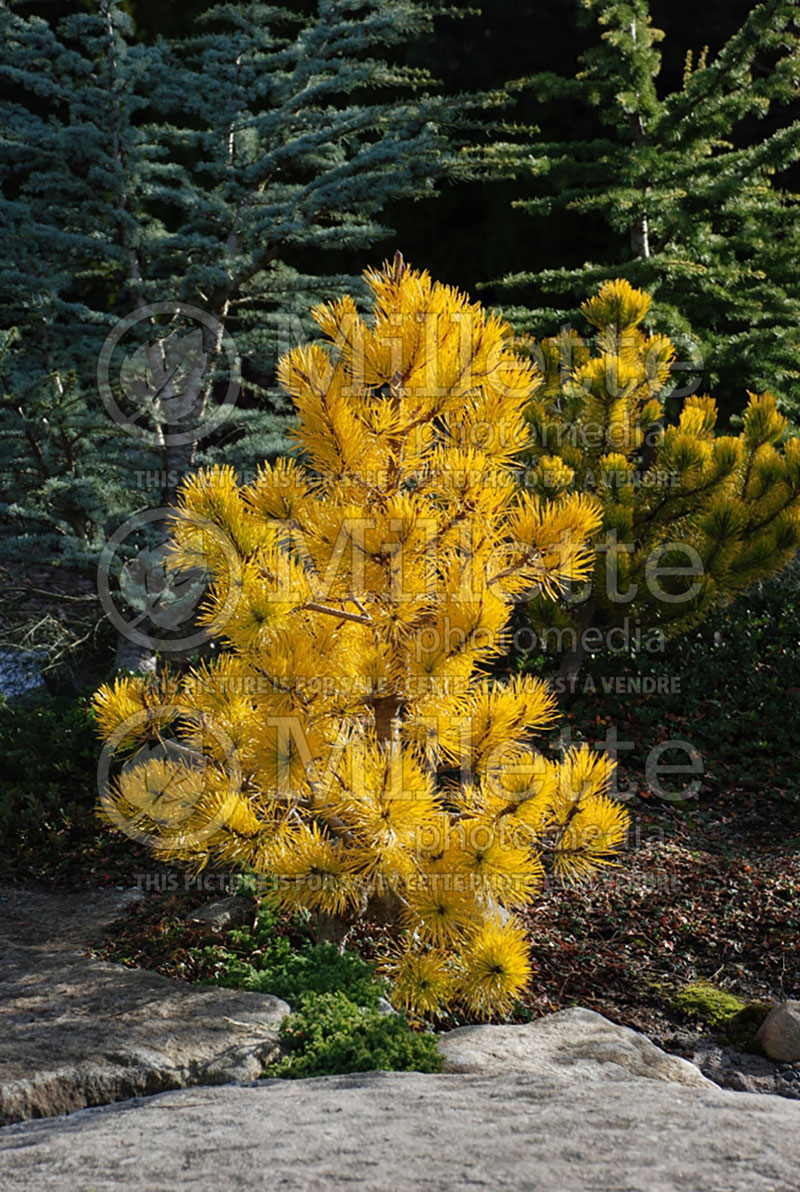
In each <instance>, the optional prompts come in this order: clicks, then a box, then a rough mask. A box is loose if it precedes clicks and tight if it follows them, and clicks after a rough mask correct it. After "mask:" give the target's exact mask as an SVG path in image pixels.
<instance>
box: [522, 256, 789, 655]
mask: <svg viewBox="0 0 800 1192" xmlns="http://www.w3.org/2000/svg"><path fill="white" fill-rule="evenodd" d="M649 309H650V296H649V295H648V294H647V293H645V292H644V291H642V290H636V289H634V288H633V287H632V286H631V285H630V284H629V282H627V281H624V280H622V281H612V282H608V283H606V284H605V285H604V286H602V287H601V289H600V290H599V292H598V293H597V294H596V295H595V296H594V297H593V298H591V299H589V300H588V301H587V302H585V303H584V304H583V306H582V307H581V310H582V312H583V314H584V316H585V317H586V319H587V321H588V322H589V323H590V324H591V325H592V326H593V327H595V328H596V329H597V334H596V337H595V342H594V344H593V345H590V344H587V343H586V342H585V341H584V340H583V339H581V338H580V337H579V336H578V335H577V334H575V333H573V332H571V331H570V332H566V331H565V332H562V334H560V335H558V336H553V337H551V338H549V339H545V340H543V341H541V343H540V344H538V345H537V346H536V348H535V349H534V351H533V353H532V354H533V357H534V359H535V360H536V361H537V363H538V365H539V370H540V377H539V383H538V386H537V388H536V391H535V393H534V396H533V399H532V401H531V404H530V406H529V408H528V411H527V415H528V418H529V420H530V423H531V427H532V431H533V446H532V448H531V449H530V451H529V458H530V459H532V460H533V462H534V467H533V468H532V469H529V474H528V476H527V481H528V483H527V486H526V487H528V488H529V489H530V490H531V491H532V492H534V493H537V494H538V495H540V496H542V497H551V498H553V497H556V496H558V495H563V494H567V493H570V492H575V491H577V492H581V493H587V492H591V493H594V495H595V496H596V497H597V499H598V500H599V501H600V502H601V503H602V509H603V519H602V525H601V528H600V531H599V532H598V534H597V536H596V540H595V546H596V557H595V565H594V570H593V575H592V577H591V582H590V583H588V584H587V583H584V584H582V585H580V588H579V589H578V590H576V591H574V592H572V593H570V594H569V598H568V599H566V600H564V599H561V600H560V601H556V602H554V601H547V600H542V599H541V598H540V597H538V596H537V597H535V598H534V599H533V600H532V601H531V602H530V604H529V608H530V612H531V617H532V620H533V624H534V627H535V628H536V629H537V631H538V633H539V635H540V639H541V640H542V641H543V642H544V643H545V645H549V646H550V647H551V648H552V647H555V649H556V650H557V651H559V652H562V654H563V659H564V661H563V664H562V671H564V672H568V671H569V670H570V669H572V670H573V671H574V670H575V669H577V666H578V665H579V663H580V658H581V656H582V654H583V652H584V650H583V647H584V646H585V645H586V644H587V634H586V631H587V628H588V630H589V633H591V634H592V637H591V643H590V644H591V645H592V646H593V648H595V649H600V650H602V648H603V647H602V641H603V633H604V631H608V630H610V629H612V628H615V627H616V628H617V629H622V628H623V627H624V626H625V625H626V622H628V628H629V629H630V623H632V622H635V625H636V627H637V630H638V631H639V632H640V633H641V632H642V631H645V632H646V631H650V632H651V634H652V638H653V641H654V643H655V644H658V642H659V641H663V639H664V638H666V637H668V636H672V635H675V634H678V633H680V632H682V631H684V630H686V629H688V628H691V627H692V626H693V625H694V624H696V623H697V622H698V621H700V620H701V619H702V618H703V617H704V616H706V615H707V614H708V613H709V612H710V611H711V610H712V609H714V608H715V607H719V606H720V605H721V604H724V603H726V602H727V601H729V600H730V599H731V598H732V597H733V596H735V595H736V593H738V592H739V591H741V590H742V589H744V588H746V587H748V586H749V585H750V584H752V583H753V582H755V581H756V580H758V579H762V578H765V577H766V576H768V575H772V574H774V573H775V572H777V571H780V570H781V569H782V568H783V567H784V566H785V565H786V564H787V563H788V562H789V561H790V559H791V558H792V556H793V555H794V553H795V551H796V550H797V548H798V546H800V440H798V439H796V438H788V439H786V441H785V442H781V440H782V439H783V438H784V432H785V430H786V427H787V420H786V419H785V418H784V417H783V416H782V415H781V414H780V412H779V411H778V409H777V405H776V402H775V398H774V397H773V396H772V395H771V394H770V393H764V394H761V395H755V394H749V402H748V405H747V408H746V410H745V413H744V425H743V428H742V430H741V433H740V434H738V435H716V434H715V426H716V420H717V408H716V404H715V402H714V400H713V398H711V397H708V396H700V395H692V396H690V397H688V398H687V399H686V401H685V402H684V405H683V408H682V410H681V413H680V415H679V418H678V421H677V424H668V423H667V422H666V419H665V411H664V406H663V401H662V397H663V393H664V391H665V386H666V383H667V380H668V378H669V374H670V365H671V363H672V361H673V359H674V357H675V350H674V347H673V344H672V342H671V341H670V340H669V339H668V338H667V337H666V336H663V335H648V334H647V333H646V332H645V331H644V330H643V329H642V326H641V325H642V323H643V321H644V320H645V319H646V316H647V313H648V311H649ZM614 640H619V639H618V638H616V639H614Z"/></svg>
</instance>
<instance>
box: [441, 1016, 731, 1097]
mask: <svg viewBox="0 0 800 1192" xmlns="http://www.w3.org/2000/svg"><path fill="white" fill-rule="evenodd" d="M439 1049H440V1051H441V1052H442V1055H443V1056H444V1067H445V1071H446V1072H462V1073H471V1074H481V1075H488V1074H496V1075H501V1074H504V1073H508V1072H528V1073H535V1074H536V1075H539V1076H566V1075H569V1076H571V1077H572V1078H573V1079H574V1080H575V1081H580V1082H583V1081H585V1080H627V1079H628V1078H629V1077H630V1076H642V1077H645V1078H646V1079H648V1080H667V1081H672V1082H673V1083H676V1084H683V1085H687V1086H689V1087H692V1088H707V1089H713V1088H716V1087H717V1086H716V1085H715V1084H714V1083H713V1082H712V1081H710V1080H708V1079H707V1078H706V1077H705V1076H703V1074H702V1072H701V1071H700V1069H699V1068H697V1067H695V1065H694V1064H692V1063H690V1062H689V1061H688V1060H684V1059H681V1057H680V1056H677V1055H669V1054H668V1053H667V1052H666V1051H662V1050H661V1048H660V1047H656V1045H655V1043H651V1041H650V1040H649V1039H648V1038H647V1037H646V1036H645V1035H642V1034H640V1033H639V1032H638V1031H633V1030H631V1029H630V1027H627V1026H618V1025H617V1024H616V1023H614V1022H609V1020H608V1019H607V1018H604V1017H603V1015H602V1014H597V1013H595V1011H594V1010H586V1009H584V1008H583V1007H582V1006H575V1007H574V1008H572V1009H569V1010H559V1011H558V1012H557V1013H556V1014H548V1015H547V1016H546V1017H544V1018H538V1019H536V1021H535V1022H529V1023H525V1024H524V1025H522V1026H462V1027H459V1028H458V1029H457V1030H454V1031H448V1033H447V1034H446V1035H443V1036H442V1038H441V1039H440V1040H439Z"/></svg>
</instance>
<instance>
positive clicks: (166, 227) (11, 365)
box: [0, 0, 463, 661]
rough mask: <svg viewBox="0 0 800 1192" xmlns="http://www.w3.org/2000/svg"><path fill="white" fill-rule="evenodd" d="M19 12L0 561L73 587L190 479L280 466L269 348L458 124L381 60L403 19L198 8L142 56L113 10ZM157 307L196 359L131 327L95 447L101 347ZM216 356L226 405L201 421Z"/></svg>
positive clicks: (333, 4) (409, 24)
mask: <svg viewBox="0 0 800 1192" xmlns="http://www.w3.org/2000/svg"><path fill="white" fill-rule="evenodd" d="M40 7H41V8H42V12H43V13H45V14H46V15H38V14H37V13H36V12H35V11H34V12H32V11H31V8H30V6H27V5H24V4H23V5H13V6H5V7H3V8H2V10H0V29H1V31H2V35H3V42H4V46H5V64H4V67H3V74H2V99H3V127H4V134H3V138H2V141H0V162H1V163H2V169H3V176H4V186H3V191H2V197H0V206H1V208H2V210H1V211H0V214H2V217H3V219H2V222H3V228H4V231H3V246H2V247H3V258H4V261H5V265H4V267H3V269H2V271H0V303H2V309H3V323H4V326H5V327H6V329H7V337H6V341H7V342H6V344H5V352H4V357H3V375H2V382H3V407H2V448H0V450H2V453H3V462H4V465H5V468H4V471H5V475H6V476H7V477H8V483H7V487H6V490H5V493H4V494H3V495H4V500H3V504H2V507H1V509H0V515H1V516H2V518H3V521H4V523H5V530H6V538H5V545H4V555H3V558H4V560H5V562H6V563H7V564H8V565H9V566H10V567H12V568H15V569H19V568H21V569H24V567H25V565H26V560H29V559H30V558H31V556H32V555H35V556H36V558H37V560H38V561H40V562H43V561H48V562H53V563H57V564H59V565H66V566H68V567H70V568H73V569H74V570H75V571H76V572H77V573H82V574H86V573H87V569H88V570H90V569H91V568H92V567H93V566H94V565H95V564H96V561H97V556H98V552H99V550H100V549H101V546H102V544H103V542H105V541H106V540H107V538H108V536H109V533H110V532H111V531H112V530H113V529H115V528H116V526H117V525H118V524H119V522H120V521H122V520H124V517H125V516H126V515H127V514H128V513H130V512H132V511H133V510H134V509H136V508H137V507H140V506H141V505H142V504H148V505H150V506H158V505H159V504H163V503H164V502H169V501H170V500H171V499H172V494H173V492H174V488H175V485H176V483H177V482H178V480H179V479H180V477H181V476H182V475H183V474H185V472H186V471H187V470H189V469H191V468H192V467H193V466H194V464H195V462H196V461H197V462H202V461H205V460H208V459H225V460H226V461H231V462H234V463H236V464H237V465H238V466H240V467H250V468H251V469H252V468H255V466H256V465H257V464H258V463H259V462H260V461H261V460H262V459H264V458H265V457H268V456H271V455H274V454H276V452H277V451H278V450H280V449H281V448H282V447H285V445H286V444H285V440H284V438H283V428H284V424H285V419H283V418H282V417H281V415H282V413H284V412H285V407H283V406H282V405H281V402H280V400H279V399H278V397H277V392H276V389H275V387H274V385H273V384H272V370H273V367H274V362H275V359H276V357H277V355H278V354H279V352H280V347H281V341H282V338H285V337H286V336H292V337H294V338H296V337H297V334H298V324H299V322H300V312H301V311H305V310H307V309H308V308H309V307H310V306H311V305H313V302H314V301H319V300H321V299H323V298H325V297H327V296H329V295H330V294H332V293H337V292H339V291H340V290H341V288H342V286H343V285H344V284H347V283H349V282H350V281H351V280H352V279H351V278H350V277H349V275H347V273H345V272H342V269H341V266H342V264H344V265H345V267H346V263H347V262H346V257H347V255H348V254H350V256H351V257H352V254H354V253H355V252H356V251H357V250H360V249H362V248H365V247H366V246H367V245H372V244H373V243H374V242H375V241H376V240H378V241H379V240H381V239H385V238H386V237H387V236H388V232H389V230H388V227H387V226H386V225H385V224H384V222H382V215H381V212H382V210H383V208H384V207H385V205H386V204H387V202H388V201H389V199H392V200H393V201H394V202H397V201H399V200H409V199H411V198H414V197H421V196H428V195H430V194H432V193H434V187H435V181H436V180H437V179H440V178H441V177H442V176H444V175H446V174H447V173H448V172H455V171H457V170H458V168H459V166H458V163H457V161H456V160H455V158H454V157H453V155H452V154H450V153H449V152H448V148H447V141H446V138H445V136H444V126H445V125H446V123H447V122H448V121H449V120H450V119H451V116H452V113H453V112H455V111H456V110H457V109H458V107H459V105H457V104H454V103H452V102H450V103H449V104H448V103H445V102H444V101H443V100H442V99H440V98H438V97H436V96H435V95H434V94H433V92H432V90H431V87H430V79H429V77H428V75H427V72H425V71H424V70H423V69H422V68H418V67H415V66H411V65H405V64H403V63H401V62H398V61H397V60H396V57H393V51H394V50H395V49H396V47H397V46H398V45H401V44H402V43H403V42H404V41H405V40H407V39H409V38H413V37H418V36H420V35H429V34H430V32H431V29H432V20H433V16H432V12H431V11H429V10H428V9H426V8H425V7H424V6H422V5H418V4H416V3H414V2H411V0H396V2H395V0H392V2H391V3H366V4H364V3H361V2H358V3H356V2H355V0H321V2H320V3H319V5H318V6H317V5H314V6H312V7H308V6H306V9H305V11H301V10H299V9H294V10H293V9H291V8H285V9H281V8H275V7H271V6H268V5H264V4H258V3H250V4H234V5H228V4H214V5H207V6H204V7H203V10H202V11H201V12H200V11H196V10H195V11H193V12H191V13H187V16H190V17H191V22H190V23H189V24H188V27H187V25H184V27H183V28H182V29H180V28H178V27H177V23H176V35H175V36H173V37H169V38H166V37H162V36H160V35H159V36H154V37H150V38H148V37H144V36H142V35H141V30H137V28H136V27H135V25H134V21H133V20H132V18H131V15H130V14H129V13H128V12H127V11H126V6H125V5H123V4H122V3H120V2H119V0H96V2H95V0H93V2H92V3H89V4H87V5H85V6H84V7H83V8H82V10H81V11H79V12H75V11H74V6H57V7H56V8H55V9H49V10H47V9H45V8H44V7H43V6H40ZM65 8H66V11H65ZM134 16H135V13H134ZM461 106H462V107H463V105H461ZM164 300H168V301H170V302H173V303H174V302H177V303H183V304H188V305H190V306H193V307H196V308H198V309H200V310H202V311H203V312H204V314H205V316H206V320H205V322H204V323H203V324H202V325H200V326H199V327H197V326H195V338H196V339H197V342H196V343H195V342H194V340H191V341H190V340H189V339H187V335H188V330H187V326H186V321H185V320H183V321H181V317H180V312H174V311H170V310H163V309H160V310H157V311H154V312H151V313H150V314H149V316H148V317H146V318H142V319H141V320H140V321H139V323H138V324H137V326H136V327H135V328H134V329H133V331H134V332H136V333H138V337H139V342H138V349H139V350H138V351H137V340H136V339H135V338H134V341H133V344H132V346H130V347H129V348H128V349H127V353H128V354H127V357H126V355H125V352H126V349H124V348H123V347H122V345H120V351H119V352H118V353H117V356H118V359H117V363H118V364H121V365H122V368H121V370H120V371H119V375H118V376H117V378H116V380H114V379H113V369H112V370H111V375H112V380H111V381H109V385H108V389H109V392H108V393H107V394H106V399H107V404H110V403H111V402H113V404H114V406H115V417H116V424H115V421H114V420H113V419H112V418H110V417H109V414H108V411H107V410H106V409H105V408H104V406H103V403H102V402H101V400H100V394H99V393H98V382H97V375H98V360H99V359H101V358H102V352H103V345H104V343H105V342H106V338H107V336H108V335H109V331H110V330H111V328H113V327H114V326H115V324H117V322H118V320H119V319H120V318H121V317H124V316H127V315H128V314H129V313H130V312H132V311H135V310H137V309H138V308H140V307H142V306H143V304H152V303H158V302H163V301H164ZM189 324H190V326H191V319H190V320H189ZM230 336H233V337H234V339H235V346H236V350H237V352H238V354H239V357H240V358H241V360H242V361H243V378H242V391H241V396H240V398H239V402H238V404H237V407H236V409H235V411H234V412H233V414H232V415H230V411H229V410H226V411H224V412H226V413H228V414H229V415H230V416H228V417H227V418H225V419H224V420H223V419H222V418H219V419H217V418H216V417H215V409H214V407H215V403H216V402H218V401H219V399H220V392H221V391H223V390H225V389H226V387H227V382H228V381H229V380H230V377H228V376H226V375H225V369H226V368H227V370H228V372H230V360H229V359H226V358H225V346H226V343H227V342H229V337H230ZM198 337H199V338H198ZM190 349H191V352H193V355H190V356H189V357H187V352H189V350H190ZM181 368H183V370H184V372H185V373H186V374H187V375H188V374H192V373H197V376H196V377H193V383H194V384H195V389H196V392H194V393H193V394H192V397H193V402H191V403H188V402H186V403H184V406H181V403H180V401H179V400H178V399H179V398H180V397H181V396H182V395H181V394H179V393H174V394H168V395H167V396H166V397H165V394H166V393H167V391H166V390H165V389H164V387H163V386H164V384H166V383H167V382H169V384H173V382H174V379H175V376H176V370H180V369H181ZM185 379H186V378H184V380H185ZM173 388H174V385H173ZM184 396H185V395H184ZM189 405H192V406H193V408H192V409H190V410H189V409H185V408H184V407H185V406H189ZM167 407H169V408H167ZM209 420H211V421H212V422H214V423H215V427H214V431H213V433H212V434H205V435H203V433H202V432H203V431H205V430H207V429H208V428H207V423H208V422H209ZM204 424H206V425H204ZM195 430H196V431H197V433H195ZM129 431H133V432H134V433H133V434H129V433H125V432H129ZM201 438H203V439H204V441H203V443H202V446H201V453H200V455H199V456H198V455H197V450H196V449H197V443H198V440H200V439H201ZM143 476H147V477H149V478H150V481H149V482H147V483H146V484H145V482H143V481H142V480H141V477H143ZM13 628H14V627H13V626H12V630H13ZM12 637H13V633H12ZM134 661H135V660H134Z"/></svg>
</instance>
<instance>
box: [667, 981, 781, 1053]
mask: <svg viewBox="0 0 800 1192" xmlns="http://www.w3.org/2000/svg"><path fill="white" fill-rule="evenodd" d="M670 1001H671V1003H672V1005H673V1006H674V1007H675V1008H676V1009H678V1010H680V1011H681V1013H682V1014H685V1015H686V1016H687V1018H695V1019H700V1021H701V1022H703V1023H704V1024H705V1025H706V1026H708V1027H710V1028H711V1029H712V1030H714V1031H719V1032H720V1034H722V1035H724V1036H725V1038H726V1039H728V1040H729V1042H731V1043H732V1044H733V1045H734V1046H735V1047H738V1048H739V1049H740V1050H741V1051H751V1052H756V1053H758V1052H760V1051H761V1048H760V1046H759V1044H758V1043H757V1042H756V1032H757V1031H758V1028H759V1027H760V1026H761V1024H762V1022H763V1021H764V1019H765V1018H766V1016H767V1014H768V1013H769V1011H770V1010H771V1008H772V1007H771V1005H770V1003H769V1002H745V1001H742V999H741V998H739V997H736V995H735V994H733V993H728V992H727V990H724V989H718V988H717V987H716V985H711V984H710V983H708V982H707V981H696V982H694V983H693V984H691V985H686V986H684V988H683V989H678V990H675V991H674V992H673V993H672V995H671V998H670Z"/></svg>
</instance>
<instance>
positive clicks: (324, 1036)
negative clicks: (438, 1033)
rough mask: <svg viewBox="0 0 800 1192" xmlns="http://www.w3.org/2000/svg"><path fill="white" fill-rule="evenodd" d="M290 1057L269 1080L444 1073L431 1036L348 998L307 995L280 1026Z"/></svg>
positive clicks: (400, 1017)
mask: <svg viewBox="0 0 800 1192" xmlns="http://www.w3.org/2000/svg"><path fill="white" fill-rule="evenodd" d="M281 1040H282V1042H283V1044H284V1047H287V1048H288V1049H289V1055H287V1056H286V1057H285V1058H284V1059H282V1060H280V1061H279V1062H278V1063H277V1064H276V1065H274V1067H272V1068H271V1069H270V1071H269V1075H271V1076H280V1077H284V1078H287V1079H295V1080H297V1079H300V1078H302V1077H306V1076H334V1075H339V1074H342V1073H345V1072H376V1071H377V1072H441V1071H442V1057H441V1055H440V1053H439V1050H438V1047H437V1044H436V1038H435V1036H434V1035H432V1034H427V1033H421V1032H418V1031H413V1030H412V1029H411V1027H410V1026H409V1024H408V1022H407V1020H406V1019H405V1017H404V1016H403V1015H400V1014H382V1013H381V1012H380V1010H377V1009H373V1008H371V1007H369V1006H363V1005H357V1004H356V1003H355V1002H353V1001H351V1000H350V998H348V997H347V996H346V995H345V994H344V993H341V992H340V993H311V992H309V993H305V994H303V995H302V996H301V998H300V1002H299V1004H298V1008H297V1010H295V1012H294V1013H293V1014H289V1015H288V1016H287V1017H286V1018H285V1019H284V1020H283V1022H282V1024H281Z"/></svg>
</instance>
